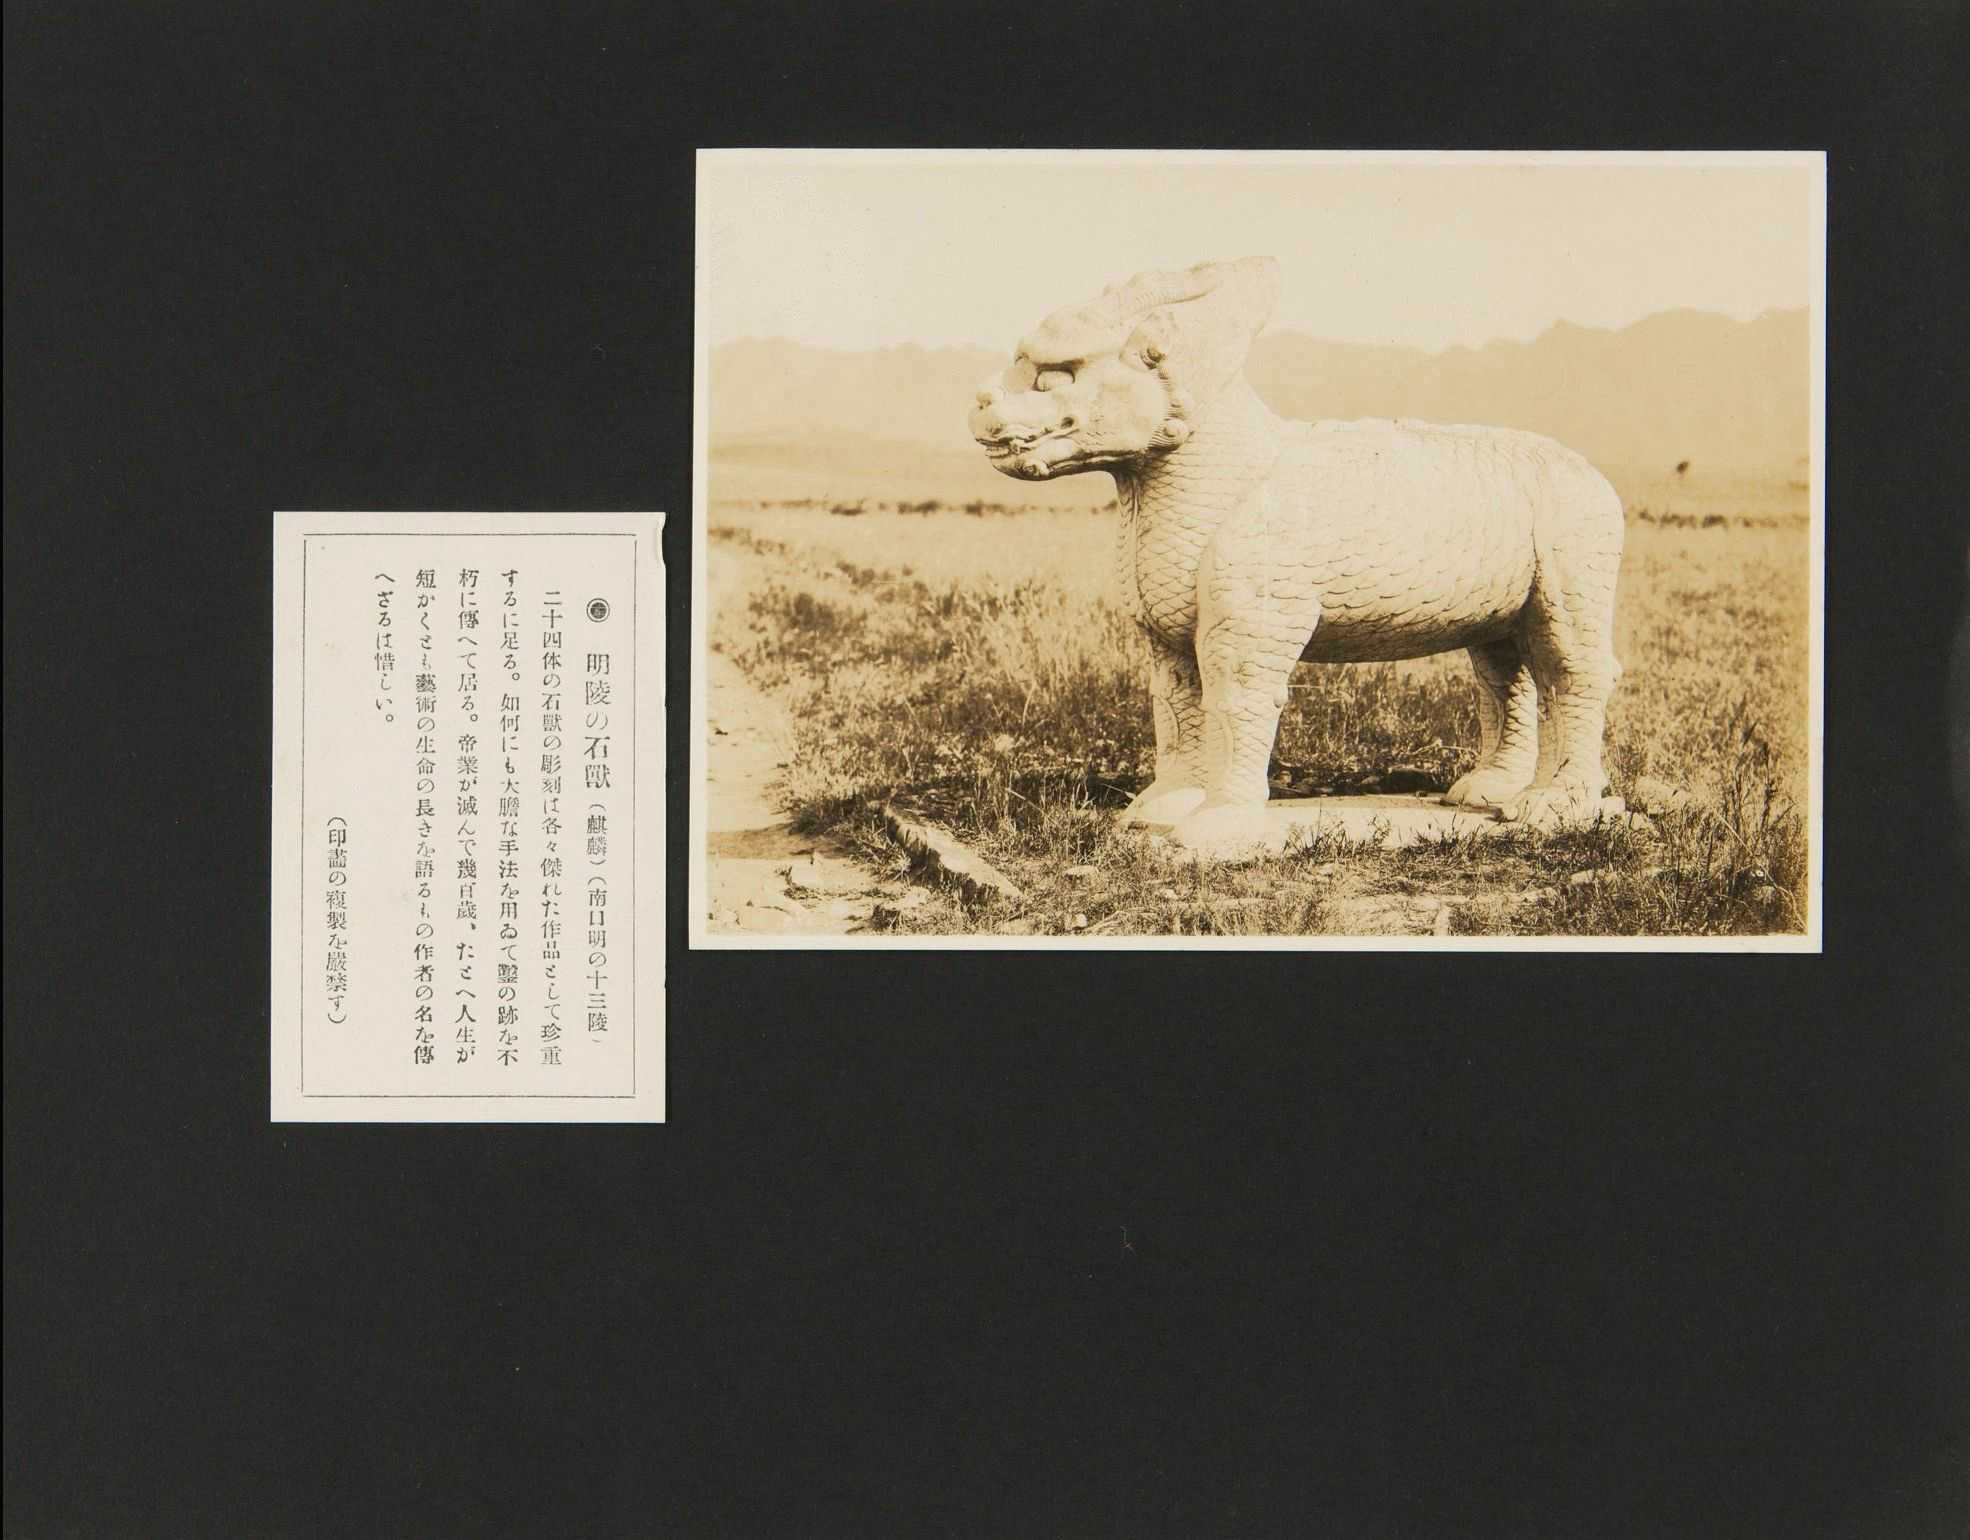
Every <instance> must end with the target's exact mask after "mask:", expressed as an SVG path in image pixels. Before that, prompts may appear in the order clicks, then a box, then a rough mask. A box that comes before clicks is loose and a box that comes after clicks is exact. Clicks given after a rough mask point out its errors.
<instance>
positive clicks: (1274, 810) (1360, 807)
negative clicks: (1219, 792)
mask: <svg viewBox="0 0 1970 1540" xmlns="http://www.w3.org/2000/svg"><path fill="white" fill-rule="evenodd" d="M1519 827H1520V825H1518V824H1509V823H1501V822H1500V821H1499V820H1498V819H1497V817H1495V816H1494V815H1493V814H1491V813H1490V812H1487V811H1482V810H1478V809H1472V808H1462V807H1445V806H1444V805H1443V804H1442V803H1441V802H1439V801H1437V800H1436V798H1435V797H1428V796H1423V797H1419V796H1395V795H1371V796H1361V797H1277V798H1274V799H1273V800H1272V801H1271V802H1268V803H1267V804H1266V809H1265V832H1266V839H1265V843H1266V846H1267V848H1268V849H1273V850H1284V849H1285V848H1286V847H1287V846H1289V845H1293V844H1306V843H1309V842H1310V841H1312V840H1313V839H1315V838H1317V837H1319V836H1321V835H1328V836H1332V835H1336V834H1338V835H1340V836H1341V837H1342V838H1344V839H1346V840H1348V841H1349V842H1350V843H1355V844H1372V845H1380V846H1382V847H1383V848H1384V849H1388V850H1394V849H1396V848H1398V847H1399V846H1403V845H1415V844H1421V843H1425V842H1427V841H1430V840H1438V839H1442V838H1444V837H1445V836H1446V835H1449V836H1453V837H1455V838H1459V839H1461V838H1463V837H1464V836H1466V835H1473V834H1475V835H1488V834H1507V833H1510V832H1511V831H1512V830H1514V829H1517V828H1519Z"/></svg>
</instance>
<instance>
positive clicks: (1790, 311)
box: [706, 302, 1813, 358]
mask: <svg viewBox="0 0 1970 1540" xmlns="http://www.w3.org/2000/svg"><path fill="white" fill-rule="evenodd" d="M1812 310H1813V307H1812V305H1811V303H1810V302H1809V303H1806V304H1800V305H1767V306H1765V307H1764V308H1763V309H1762V310H1759V311H1757V312H1756V313H1755V314H1753V315H1750V316H1747V317H1742V318H1740V317H1738V316H1734V315H1732V314H1731V313H1730V312H1729V311H1726V310H1710V309H1704V308H1702V307H1700V306H1696V305H1669V306H1665V307H1664V308H1663V309H1661V310H1651V311H1649V312H1648V313H1647V314H1646V315H1642V316H1637V317H1636V318H1635V319H1634V320H1632V321H1626V322H1623V323H1622V324H1621V325H1619V326H1607V325H1601V324H1597V323H1592V322H1586V321H1575V320H1573V319H1572V318H1571V317H1568V316H1558V317H1555V318H1554V319H1553V320H1551V321H1549V322H1547V323H1546V325H1545V326H1543V327H1541V328H1540V329H1539V330H1538V331H1537V332H1535V333H1534V334H1533V335H1532V336H1530V337H1488V338H1486V339H1485V340H1484V341H1483V342H1478V343H1470V342H1452V343H1449V344H1447V345H1445V346H1444V347H1441V348H1426V347H1422V346H1420V345H1419V344H1417V343H1413V342H1354V341H1349V340H1348V339H1346V338H1342V337H1322V336H1317V335H1315V334H1314V333H1312V332H1309V331H1303V330H1301V329H1300V328H1298V327H1293V326H1284V327H1276V328H1275V327H1268V328H1267V329H1266V330H1264V331H1262V332H1260V333H1259V335H1258V337H1257V338H1255V339H1254V345H1255V346H1256V344H1257V343H1258V342H1262V341H1264V340H1265V339H1266V338H1268V337H1300V338H1303V339H1304V340H1306V341H1308V342H1314V343H1318V344H1321V345H1323V346H1328V347H1342V348H1377V349H1384V350H1390V351H1397V352H1404V353H1416V354H1420V355H1421V356H1422V357H1424V358H1444V357H1447V356H1448V355H1450V354H1452V353H1458V352H1463V353H1479V352H1482V351H1484V350H1485V349H1486V348H1490V347H1496V346H1498V345H1500V344H1503V345H1505V346H1507V347H1531V346H1533V345H1534V344H1536V343H1538V342H1540V341H1543V340H1544V339H1545V338H1547V337H1549V336H1551V335H1552V334H1553V333H1554V332H1556V331H1558V330H1560V329H1561V328H1562V327H1567V328H1571V329H1572V330H1574V331H1583V332H1605V333H1607V334H1608V335H1609V336H1618V335H1620V334H1621V333H1622V332H1626V331H1632V330H1634V328H1636V327H1638V326H1646V325H1647V324H1648V323H1649V322H1651V321H1657V320H1660V319H1662V318H1663V317H1664V316H1672V315H1695V316H1713V317H1715V318H1716V319H1718V320H1720V321H1728V322H1730V323H1731V325H1733V326H1755V325H1756V324H1758V323H1759V322H1760V321H1764V320H1768V319H1770V318H1771V317H1773V316H1788V315H1800V316H1805V317H1807V318H1808V319H1810V318H1811V315H1812ZM745 343H753V344H755V345H758V346H770V345H772V344H774V343H784V344H786V345H788V346H792V347H799V348H806V349H808V350H809V351H810V352H815V353H839V354H844V355H854V354H864V353H894V352H901V351H903V350H905V349H910V348H914V349H915V350H916V351H918V352H920V353H947V352H990V353H998V352H1000V351H1002V350H1003V348H1004V344H996V345H995V344H993V343H989V342H920V341H916V340H914V339H912V340H909V341H904V342H879V343H872V344H868V345H865V346H862V347H841V346H837V345H835V344H833V343H825V342H807V341H803V340H802V339H801V338H799V337H790V336H788V335H786V334H785V333H782V332H776V333H773V334H771V335H769V336H764V337H762V336H759V335H758V334H756V333H753V332H746V333H744V334H742V335H740V336H737V337H729V338H727V339H726V340H725V341H723V342H708V343H707V344H706V352H707V354H710V353H716V352H718V351H720V350H721V349H724V348H730V347H737V346H740V345H742V344H745Z"/></svg>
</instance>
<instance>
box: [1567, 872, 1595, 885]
mask: <svg viewBox="0 0 1970 1540" xmlns="http://www.w3.org/2000/svg"><path fill="white" fill-rule="evenodd" d="M1600 880H1601V874H1600V873H1599V872H1575V873H1574V874H1573V875H1572V876H1571V877H1569V878H1567V879H1566V885H1567V886H1568V887H1570V888H1591V887H1592V886H1593V885H1594V884H1595V883H1597V882H1599V881H1600Z"/></svg>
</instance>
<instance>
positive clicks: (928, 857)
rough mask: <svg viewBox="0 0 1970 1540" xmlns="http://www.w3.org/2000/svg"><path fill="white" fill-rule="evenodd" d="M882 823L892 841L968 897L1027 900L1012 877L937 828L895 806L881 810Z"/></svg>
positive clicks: (1014, 900)
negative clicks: (898, 809) (934, 870)
mask: <svg viewBox="0 0 1970 1540" xmlns="http://www.w3.org/2000/svg"><path fill="white" fill-rule="evenodd" d="M882 821H883V823H884V825H885V826H886V827H887V828H888V830H889V834H890V838H892V839H894V840H895V841H896V843H897V844H899V845H901V846H902V847H903V848H904V849H905V850H907V851H909V852H910V854H911V855H913V856H916V857H917V858H918V859H919V860H922V861H925V862H927V863H928V864H929V865H931V866H932V867H934V868H935V869H936V870H937V871H938V873H939V874H940V875H941V876H943V877H945V878H946V879H948V880H949V881H950V882H951V883H952V884H953V885H954V886H956V887H958V888H960V889H962V890H963V891H964V892H965V893H966V894H967V895H968V896H969V897H971V898H975V899H992V898H997V899H1004V900H1007V901H1009V902H1012V903H1018V902H1020V901H1022V900H1023V899H1024V898H1025V896H1026V895H1025V894H1024V893H1022V892H1020V890H1019V887H1018V885H1017V884H1016V883H1014V882H1013V881H1012V880H1011V879H1010V878H1009V877H1007V876H1005V875H1004V873H1002V872H999V871H997V870H995V869H994V868H993V867H992V865H991V864H990V863H989V862H987V861H986V860H985V859H984V858H983V857H982V856H980V855H978V853H977V852H975V851H972V850H968V849H966V848H965V846H964V845H963V844H962V843H961V842H960V841H959V840H957V839H956V838H954V837H953V836H952V835H950V834H947V833H946V832H945V831H944V830H942V829H939V828H937V827H936V826H935V825H933V824H927V823H920V822H918V821H917V820H916V819H913V818H907V817H905V816H904V815H903V814H902V813H899V812H898V811H897V810H896V809H895V808H893V807H885V808H884V809H883V810H882Z"/></svg>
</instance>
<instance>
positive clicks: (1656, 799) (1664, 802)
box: [1628, 775, 1697, 816]
mask: <svg viewBox="0 0 1970 1540" xmlns="http://www.w3.org/2000/svg"><path fill="white" fill-rule="evenodd" d="M1628 802H1629V804H1630V805H1631V806H1632V807H1634V808H1635V809H1637V810H1638V811H1640V812H1643V813H1654V814H1656V815H1658V816H1660V815H1661V814H1663V813H1681V812H1687V811H1689V810H1690V809H1692V808H1694V807H1696V806H1697V802H1696V799H1695V798H1694V797H1692V796H1691V795H1690V794H1689V793H1688V792H1686V791H1682V790H1679V789H1678V788H1677V787H1674V786H1671V785H1670V784H1669V783H1668V782H1667V781H1658V780H1657V779H1656V778H1655V777H1654V776H1652V775H1642V776H1637V777H1636V778H1635V784H1634V785H1633V786H1632V787H1630V788H1629V794H1628Z"/></svg>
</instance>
